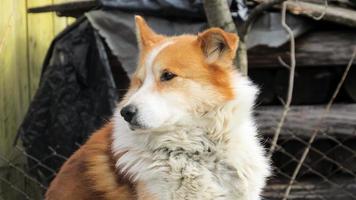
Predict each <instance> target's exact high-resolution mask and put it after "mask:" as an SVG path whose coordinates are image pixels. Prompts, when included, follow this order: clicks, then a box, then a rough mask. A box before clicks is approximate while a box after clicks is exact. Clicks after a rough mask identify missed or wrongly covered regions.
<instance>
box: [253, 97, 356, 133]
mask: <svg viewBox="0 0 356 200" xmlns="http://www.w3.org/2000/svg"><path fill="white" fill-rule="evenodd" d="M324 110H325V106H321V105H318V106H292V107H291V109H290V110H289V112H288V116H287V119H286V122H285V124H284V126H283V129H282V133H281V138H283V137H289V136H290V134H289V133H293V134H295V135H297V136H299V137H301V138H308V137H310V134H312V132H313V130H314V129H315V127H316V126H317V124H318V122H319V119H320V117H321V116H322V115H323V112H324ZM282 111H283V107H282V106H263V107H259V108H258V109H257V110H256V112H255V113H256V117H257V121H258V125H259V130H260V131H261V133H263V134H264V135H267V136H271V135H272V134H274V132H275V128H276V126H277V124H278V122H279V119H280V117H281V113H282ZM355 113H356V104H336V105H334V106H333V107H332V108H331V110H330V113H329V114H328V115H327V116H326V117H325V119H324V121H323V123H322V124H321V133H320V134H319V137H325V135H324V134H323V133H322V132H323V131H325V132H326V133H327V134H328V135H329V136H330V135H331V136H334V137H335V136H340V137H343V136H356V115H355Z"/></svg>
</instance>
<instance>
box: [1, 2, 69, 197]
mask: <svg viewBox="0 0 356 200" xmlns="http://www.w3.org/2000/svg"><path fill="white" fill-rule="evenodd" d="M66 1H69V0H1V3H0V156H2V157H3V159H0V199H19V198H17V196H16V192H14V191H12V190H13V188H9V184H7V183H5V181H6V180H10V181H12V180H14V181H16V185H17V186H18V187H27V186H26V180H25V179H24V178H23V177H22V176H21V174H19V172H18V171H17V172H16V170H14V167H22V166H23V165H24V158H22V156H21V155H18V153H15V151H14V147H13V141H14V137H15V135H16V131H17V128H18V126H19V124H20V123H21V121H22V119H23V116H24V114H25V113H26V111H27V108H28V105H29V103H30V100H31V98H32V96H33V95H34V93H35V91H36V88H37V85H38V82H39V77H40V73H41V66H42V62H43V59H44V56H45V54H46V52H47V49H48V47H49V45H50V43H51V40H52V39H53V38H54V36H55V35H56V34H58V33H59V32H60V31H62V30H63V29H64V28H65V27H66V26H67V25H68V24H69V23H71V22H72V21H73V19H69V18H65V17H61V18H59V17H57V16H56V15H55V14H54V13H44V14H28V13H27V12H26V11H27V9H28V8H30V7H36V6H42V5H49V4H55V3H61V2H66ZM4 158H5V159H4ZM6 160H8V161H11V163H13V164H14V165H15V166H11V165H9V163H8V162H7V161H6ZM4 177H6V179H4ZM21 189H26V188H21Z"/></svg>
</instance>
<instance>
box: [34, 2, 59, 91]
mask: <svg viewBox="0 0 356 200" xmlns="http://www.w3.org/2000/svg"><path fill="white" fill-rule="evenodd" d="M51 3H52V0H28V4H27V6H28V7H35V6H42V5H47V4H51ZM28 34H29V35H28V38H29V44H28V49H29V69H30V70H29V71H30V72H29V77H30V94H31V97H32V96H33V95H34V93H35V91H36V89H37V87H38V83H39V79H40V74H41V69H42V64H43V60H44V57H45V55H46V52H47V50H48V47H49V45H50V43H51V40H52V39H53V37H54V26H53V14H52V13H41V14H28Z"/></svg>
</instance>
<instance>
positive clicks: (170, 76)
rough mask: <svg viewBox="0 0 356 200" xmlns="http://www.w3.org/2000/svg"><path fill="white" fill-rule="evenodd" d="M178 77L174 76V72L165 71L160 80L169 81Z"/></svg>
mask: <svg viewBox="0 0 356 200" xmlns="http://www.w3.org/2000/svg"><path fill="white" fill-rule="evenodd" d="M176 76H177V75H175V74H173V73H172V72H169V71H164V72H163V73H162V74H161V78H160V80H161V81H169V80H171V79H173V78H174V77H176Z"/></svg>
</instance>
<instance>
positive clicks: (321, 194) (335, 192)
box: [263, 177, 356, 200]
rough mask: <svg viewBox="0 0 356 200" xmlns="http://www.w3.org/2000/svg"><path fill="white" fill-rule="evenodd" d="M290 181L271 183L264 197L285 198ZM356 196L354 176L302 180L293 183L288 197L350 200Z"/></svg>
mask: <svg viewBox="0 0 356 200" xmlns="http://www.w3.org/2000/svg"><path fill="white" fill-rule="evenodd" d="M287 184H288V182H287V181H285V182H282V183H271V184H268V185H267V187H266V188H265V191H264V194H263V197H265V199H268V200H280V199H283V194H284V192H285V190H286V188H287ZM355 198H356V183H355V180H354V178H352V177H349V178H338V179H335V178H333V179H331V178H330V179H329V182H325V181H324V180H322V179H310V180H302V181H299V182H298V183H295V184H293V186H292V190H291V193H290V195H289V196H288V199H290V200H319V199H324V200H335V199H337V200H350V199H355Z"/></svg>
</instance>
